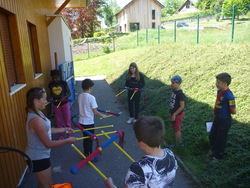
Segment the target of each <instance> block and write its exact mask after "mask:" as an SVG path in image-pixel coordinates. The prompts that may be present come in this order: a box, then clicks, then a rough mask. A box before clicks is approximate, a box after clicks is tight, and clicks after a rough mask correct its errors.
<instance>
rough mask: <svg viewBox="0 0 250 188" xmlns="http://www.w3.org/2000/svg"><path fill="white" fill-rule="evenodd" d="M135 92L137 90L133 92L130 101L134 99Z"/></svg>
mask: <svg viewBox="0 0 250 188" xmlns="http://www.w3.org/2000/svg"><path fill="white" fill-rule="evenodd" d="M136 92H137V90H135V91H134V93H133V95H132V96H131V97H130V100H132V99H133V97H134V95H135V93H136Z"/></svg>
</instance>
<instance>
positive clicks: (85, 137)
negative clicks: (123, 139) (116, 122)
mask: <svg viewBox="0 0 250 188" xmlns="http://www.w3.org/2000/svg"><path fill="white" fill-rule="evenodd" d="M114 133H116V131H111V132H107V133H106V134H114ZM102 135H104V134H103V133H100V134H96V135H95V136H102ZM87 138H90V136H84V137H80V138H77V140H83V139H87Z"/></svg>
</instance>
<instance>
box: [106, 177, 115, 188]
mask: <svg viewBox="0 0 250 188" xmlns="http://www.w3.org/2000/svg"><path fill="white" fill-rule="evenodd" d="M104 184H105V185H106V187H108V188H116V186H115V185H114V183H113V180H112V178H110V177H109V178H108V179H105V180H104Z"/></svg>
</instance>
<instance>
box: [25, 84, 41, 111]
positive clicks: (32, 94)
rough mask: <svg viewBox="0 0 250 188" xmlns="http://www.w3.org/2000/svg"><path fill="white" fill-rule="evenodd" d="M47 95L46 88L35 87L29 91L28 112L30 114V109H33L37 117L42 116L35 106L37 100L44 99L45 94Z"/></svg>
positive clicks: (27, 95) (27, 99) (27, 97)
mask: <svg viewBox="0 0 250 188" xmlns="http://www.w3.org/2000/svg"><path fill="white" fill-rule="evenodd" d="M44 93H45V90H44V88H41V87H33V88H31V89H29V91H28V92H27V94H26V105H27V106H26V111H27V112H28V110H29V109H32V110H33V111H34V112H35V113H36V114H37V115H39V116H41V115H40V114H39V113H38V111H37V109H36V108H35V105H34V100H35V99H38V100H39V99H41V98H42V97H43V94H44Z"/></svg>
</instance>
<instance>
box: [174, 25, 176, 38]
mask: <svg viewBox="0 0 250 188" xmlns="http://www.w3.org/2000/svg"><path fill="white" fill-rule="evenodd" d="M174 42H176V20H175V21H174Z"/></svg>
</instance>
